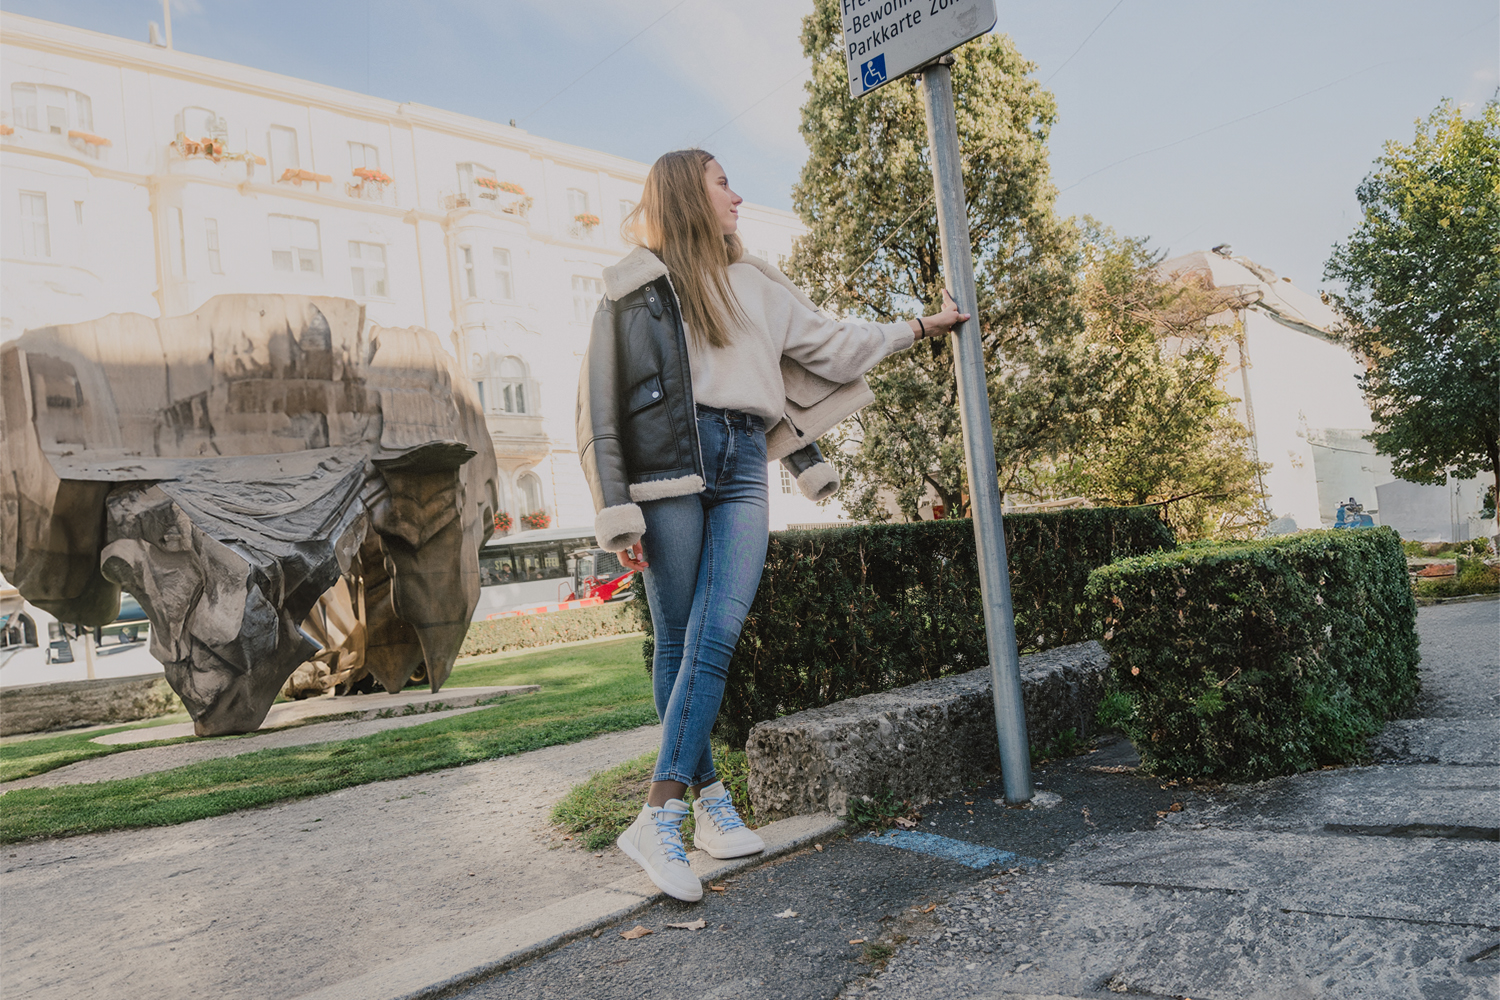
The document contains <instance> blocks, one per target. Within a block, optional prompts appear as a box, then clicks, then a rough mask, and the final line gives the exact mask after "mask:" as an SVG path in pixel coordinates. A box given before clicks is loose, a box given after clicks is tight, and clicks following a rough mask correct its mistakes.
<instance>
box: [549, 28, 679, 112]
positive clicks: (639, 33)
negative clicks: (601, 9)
mask: <svg viewBox="0 0 1500 1000" xmlns="http://www.w3.org/2000/svg"><path fill="white" fill-rule="evenodd" d="M687 2H688V0H677V3H675V4H673V5H672V6H671V8H669V9H668V10H666V11H664V12H663V13H662V14H661V15H660V16H659V17H657V19H656V20H655V21H652V22H651V23H650V24H648V25H646V26H645V27H644V28H642V29H641V30H640V31H637V32H636V33H635V34H633V35H631V36H630V37H629V38H627V39H625V41H623V42H621V43H620V44H619V45H617V46H615V48H614V49H612V50H611V51H610V53H609V55H607V56H605V57H604V58H603V59H600V60H599V61H598V62H596V63H594V65H592V66H590V67H589V68H588V69H586V70H584V71H583V72H582V73H579V74H578V75H577V76H575V77H574V78H573V79H572V80H570V81H569V82H568V83H567V85H566V86H564V87H563V88H562V89H561V90H559V91H558V92H557V93H555V94H553V95H552V96H551V97H549V98H547V99H546V100H545V101H543V102H542V103H541V104H538V105H537V106H536V107H534V108H532V109H531V110H530V111H528V112H526V113H525V114H524V115H522V116H521V118H520V120H521V121H523V122H524V121H526V120H527V119H529V118H530V117H531V116H532V115H534V114H536V113H537V112H538V111H540V110H542V109H543V108H545V107H546V106H547V105H549V104H551V103H552V102H553V101H555V100H557V99H558V98H559V97H561V96H562V95H563V94H565V93H567V92H568V91H569V90H571V89H572V88H573V85H574V84H576V83H578V81H580V80H582V79H583V78H584V77H586V76H588V75H589V74H590V73H592V72H593V71H594V70H596V69H598V68H599V67H600V66H603V65H604V64H605V63H607V62H609V60H610V59H612V58H614V57H615V55H616V54H618V53H619V51H620V50H621V49H623V48H625V46H627V45H629V44H630V43H631V42H633V41H635V40H636V39H637V38H640V37H641V36H642V35H644V34H645V33H646V32H648V31H650V30H651V29H652V28H654V27H656V26H657V25H658V24H660V23H661V22H662V20H663V19H664V18H666V16H667V15H668V14H671V13H672V12H673V11H675V10H676V9H677V8H678V7H681V6H682V5H683V4H685V3H687Z"/></svg>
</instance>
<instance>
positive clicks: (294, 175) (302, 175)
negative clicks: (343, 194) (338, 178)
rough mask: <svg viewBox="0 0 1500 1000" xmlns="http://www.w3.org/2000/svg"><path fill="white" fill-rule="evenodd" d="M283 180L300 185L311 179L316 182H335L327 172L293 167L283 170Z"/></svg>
mask: <svg viewBox="0 0 1500 1000" xmlns="http://www.w3.org/2000/svg"><path fill="white" fill-rule="evenodd" d="M281 180H283V181H288V182H290V183H292V184H295V185H297V186H298V187H301V186H302V182H303V181H311V182H312V183H314V184H331V183H332V182H333V178H332V177H329V176H328V175H327V174H315V173H313V172H312V171H311V170H297V169H295V168H293V167H287V168H286V169H285V170H283V171H282V172H281Z"/></svg>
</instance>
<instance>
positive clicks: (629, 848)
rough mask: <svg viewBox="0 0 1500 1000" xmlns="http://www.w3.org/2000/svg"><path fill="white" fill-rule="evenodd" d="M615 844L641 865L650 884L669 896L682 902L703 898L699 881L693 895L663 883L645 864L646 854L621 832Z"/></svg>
mask: <svg viewBox="0 0 1500 1000" xmlns="http://www.w3.org/2000/svg"><path fill="white" fill-rule="evenodd" d="M615 846H616V847H618V848H619V849H620V850H622V851H624V852H625V856H626V857H627V858H629V859H630V860H631V861H634V862H635V863H636V864H638V865H640V866H641V871H643V872H645V873H646V877H647V878H649V879H650V880H651V884H652V885H654V886H656V887H657V888H658V889H660V890H661V891H662V892H664V893H666V894H667V895H668V896H671V897H672V898H673V899H680V900H682V901H683V902H684V903H696V902H698V901H699V900H701V899H702V898H703V884H702V883H701V882H700V883H699V884H698V894H697V895H695V896H694V895H685V893H686V892H687V890H685V889H681V888H679V887H677V886H673V885H667V884H665V883H664V882H663V881H662V880H661V879H660V878H658V877H657V874H656V872H655V871H654V870H652V868H651V866H650V865H648V864H646V856H645V855H643V854H642V853H641V852H640V851H639V850H638V849H637V848H636V847H635V845H634V844H632V843H631V842H630V841H628V840H626V839H625V837H624V835H623V834H622V835H621V836H619V837H617V838H615Z"/></svg>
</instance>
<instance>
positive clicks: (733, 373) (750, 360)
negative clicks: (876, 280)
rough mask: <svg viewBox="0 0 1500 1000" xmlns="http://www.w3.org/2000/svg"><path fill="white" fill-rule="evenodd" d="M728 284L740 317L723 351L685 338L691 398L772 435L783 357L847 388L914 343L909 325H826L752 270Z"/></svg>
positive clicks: (742, 266)
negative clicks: (753, 420) (748, 417)
mask: <svg viewBox="0 0 1500 1000" xmlns="http://www.w3.org/2000/svg"><path fill="white" fill-rule="evenodd" d="M729 285H730V287H731V288H732V289H733V290H734V294H735V297H736V298H737V299H738V300H739V304H740V308H741V309H742V310H743V311H744V318H743V320H739V321H736V320H734V319H731V323H730V328H729V338H730V344H729V346H728V347H719V348H715V347H708V346H700V345H699V344H698V342H697V338H696V337H694V336H693V334H692V331H688V338H687V342H688V363H689V364H690V365H691V367H692V370H693V397H694V399H695V400H696V401H697V402H699V403H702V404H703V405H704V406H716V407H719V408H720V409H725V410H740V411H742V412H744V413H753V414H755V415H756V416H758V417H760V418H761V419H762V420H764V421H765V422H766V428H767V429H768V430H769V429H770V428H771V427H772V426H774V425H775V424H776V422H777V421H778V420H780V419H781V417H782V413H783V411H784V410H785V409H786V389H785V387H784V386H783V385H782V380H781V357H782V355H786V356H787V357H789V358H791V359H792V360H793V361H796V362H797V363H798V364H800V365H802V366H803V367H804V368H806V369H807V370H808V371H810V372H812V373H813V374H815V375H821V376H822V377H823V378H826V379H828V380H829V381H831V382H838V383H844V382H851V381H853V380H854V379H856V378H858V377H859V376H861V375H863V374H864V373H865V372H867V371H869V370H870V369H871V368H873V367H875V365H876V363H877V362H879V361H880V359H882V358H884V357H885V356H886V355H888V354H894V353H895V352H896V351H900V350H905V349H906V348H908V347H910V346H911V344H912V339H913V338H912V332H911V326H910V325H908V324H907V323H905V322H900V323H866V322H862V321H860V320H849V319H845V320H837V319H831V318H829V317H828V316H825V315H824V314H822V313H820V312H816V311H814V310H812V309H809V308H808V307H807V305H806V304H804V303H803V302H800V301H798V299H797V297H796V296H794V295H793V294H792V292H791V290H789V289H788V288H785V287H783V286H781V285H779V284H777V283H776V282H775V281H773V280H771V278H769V277H767V276H766V275H765V274H762V273H761V271H760V269H759V268H757V267H755V266H754V265H753V264H751V263H747V262H745V261H740V262H739V263H735V264H731V265H730V266H729Z"/></svg>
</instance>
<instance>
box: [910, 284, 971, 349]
mask: <svg viewBox="0 0 1500 1000" xmlns="http://www.w3.org/2000/svg"><path fill="white" fill-rule="evenodd" d="M968 321H969V314H968V313H966V312H959V311H958V303H956V302H954V301H953V296H951V295H949V294H948V289H946V288H945V289H943V311H942V312H939V313H933V314H932V315H931V316H923V317H922V318H921V319H920V320H915V319H913V320H907V322H908V323H910V324H911V332H912V333H915V334H916V335H917V339H918V340H921V339H922V334H923V331H926V334H927V336H929V337H936V336H939V335H940V334H944V333H948V332H950V331H951V330H952V329H953V328H954V327H955V326H957V325H958V324H960V323H967V322H968Z"/></svg>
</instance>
